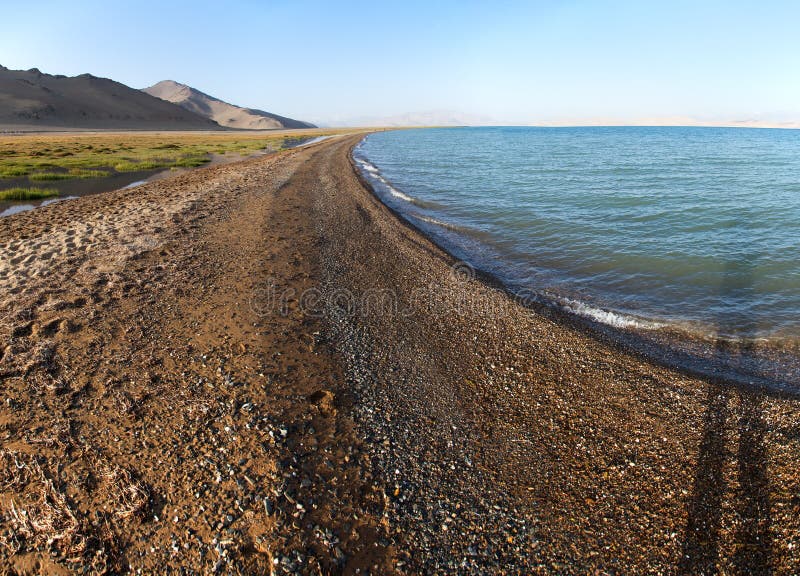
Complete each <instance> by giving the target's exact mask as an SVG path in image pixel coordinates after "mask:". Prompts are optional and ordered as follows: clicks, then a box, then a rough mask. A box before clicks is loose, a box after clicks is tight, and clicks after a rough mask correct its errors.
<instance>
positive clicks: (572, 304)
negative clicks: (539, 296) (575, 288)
mask: <svg viewBox="0 0 800 576" xmlns="http://www.w3.org/2000/svg"><path fill="white" fill-rule="evenodd" d="M556 302H557V303H558V304H559V305H560V306H561V307H562V308H564V309H565V310H566V311H568V312H571V313H573V314H577V315H578V316H583V317H584V318H589V319H590V320H594V321H596V322H600V323H601V324H607V325H609V326H612V327H614V328H622V329H625V328H635V329H638V330H658V329H660V328H664V327H666V326H667V324H664V323H661V322H655V321H653V320H644V319H643V318H636V317H634V316H629V315H627V314H622V313H620V312H611V311H610V310H603V309H602V308H597V307H595V306H590V305H589V304H586V303H585V302H581V301H579V300H571V299H569V298H563V297H560V298H556Z"/></svg>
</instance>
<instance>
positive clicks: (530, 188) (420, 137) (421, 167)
mask: <svg viewBox="0 0 800 576" xmlns="http://www.w3.org/2000/svg"><path fill="white" fill-rule="evenodd" d="M354 156H355V158H356V161H357V164H358V165H359V167H360V169H361V171H362V173H363V174H364V176H365V177H366V178H367V179H368V180H369V181H370V182H371V183H372V184H373V187H374V188H375V189H376V192H378V194H379V195H380V196H381V198H382V199H383V200H384V201H385V202H386V203H387V204H389V205H390V206H391V207H392V208H394V209H396V210H397V211H399V212H400V213H401V214H402V215H403V216H404V217H405V218H407V219H408V220H409V221H410V222H412V223H414V224H415V225H417V226H419V227H420V228H422V229H424V230H425V231H426V232H428V233H429V234H431V235H432V236H433V237H434V239H435V240H437V241H438V242H439V243H441V244H442V245H443V246H444V247H445V248H447V249H448V250H449V251H451V252H452V253H454V254H455V255H456V256H457V257H459V258H462V259H464V260H466V261H468V262H470V263H471V264H473V265H475V266H476V267H478V268H480V269H483V270H485V271H487V272H490V273H492V274H494V275H495V276H496V277H498V278H499V279H500V280H501V281H503V282H504V283H505V284H506V285H507V286H509V287H510V288H511V289H513V290H531V291H533V292H535V293H536V294H537V295H539V296H541V297H542V298H543V299H545V300H548V301H550V302H552V303H554V304H555V305H558V306H560V307H562V308H564V309H566V310H568V311H570V312H573V313H575V314H578V315H580V316H583V317H586V318H589V319H592V320H593V321H595V322H600V323H603V324H605V325H608V326H611V327H615V328H618V329H622V330H629V329H630V330H638V331H640V332H647V331H657V330H663V329H668V330H679V331H683V332H685V333H686V334H688V335H692V336H696V337H699V338H706V339H715V340H716V341H723V340H724V341H726V342H738V343H746V345H748V346H749V345H750V344H751V343H753V344H756V345H759V346H762V345H768V346H774V347H776V348H775V349H791V348H794V347H796V346H797V342H798V340H800V131H794V130H759V129H737V128H672V127H670V128H639V127H612V128H597V127H592V128H529V127H518V128H516V127H515V128H507V127H502V128H443V129H421V130H399V131H389V132H380V133H375V134H371V135H369V136H368V137H367V138H366V139H365V140H364V141H363V142H362V143H361V144H360V145H359V146H358V147H357V148H356V150H355V152H354ZM783 361H785V359H784V360H783ZM762 362H765V361H764V360H762ZM766 362H769V361H766ZM773 368H774V369H775V370H777V371H778V376H779V377H780V373H779V372H780V370H784V369H785V367H780V368H775V367H774V366H773ZM786 370H791V368H786Z"/></svg>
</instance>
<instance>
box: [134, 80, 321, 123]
mask: <svg viewBox="0 0 800 576" xmlns="http://www.w3.org/2000/svg"><path fill="white" fill-rule="evenodd" d="M143 91H144V92H147V93H148V94H150V95H151V96H156V97H157V98H162V99H163V100H166V101H168V102H172V103H174V104H177V105H178V106H181V107H183V108H185V109H186V110H189V111H191V112H194V113H195V114H199V115H200V116H205V117H206V118H210V119H211V120H214V121H215V122H217V123H218V124H219V125H220V126H225V127H228V128H238V129H240V130H268V129H273V128H316V126H314V125H313V124H310V123H308V122H302V121H300V120H294V119H292V118H286V117H284V116H278V115H277V114H272V113H270V112H264V111H263V110H253V109H251V108H242V107H241V106H234V105H233V104H228V103H227V102H223V101H222V100H220V99H218V98H214V97H213V96H209V95H208V94H204V93H203V92H200V91H199V90H196V89H194V88H192V87H191V86H187V85H185V84H179V83H178V82H174V81H172V80H162V81H161V82H159V83H158V84H155V85H154V86H150V87H149V88H144V89H143Z"/></svg>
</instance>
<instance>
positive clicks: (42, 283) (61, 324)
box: [0, 136, 800, 574]
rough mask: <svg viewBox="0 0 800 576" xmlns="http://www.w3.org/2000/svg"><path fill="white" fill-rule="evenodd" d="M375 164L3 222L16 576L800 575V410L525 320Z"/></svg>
mask: <svg viewBox="0 0 800 576" xmlns="http://www.w3.org/2000/svg"><path fill="white" fill-rule="evenodd" d="M357 140H358V136H350V137H342V138H338V139H331V140H328V141H325V142H321V143H319V144H316V145H313V146H310V147H308V148H305V149H298V150H291V151H288V152H284V153H280V154H277V155H271V156H265V157H262V158H257V159H252V160H248V161H245V162H241V163H234V164H228V165H223V166H215V167H210V168H206V169H200V170H197V171H193V172H191V173H188V174H182V175H179V176H176V177H174V178H169V179H166V180H162V181H158V182H153V183H151V184H148V185H145V186H142V187H140V188H136V189H134V190H129V191H119V192H112V193H108V194H102V195H97V196H87V197H84V198H81V199H79V200H74V201H70V202H65V203H62V204H55V205H52V206H49V207H46V208H42V209H37V210H35V211H33V212H29V213H24V214H19V215H15V216H12V217H8V218H4V219H0V342H2V343H3V345H2V347H0V354H1V356H0V382H1V383H2V388H3V396H2V398H0V399H1V400H2V404H0V439H1V441H2V445H1V446H0V459H2V460H3V467H2V469H1V470H0V514H2V521H1V522H0V556H2V562H3V566H4V569H5V571H6V572H8V573H17V574H23V573H37V572H45V573H58V572H59V571H61V572H63V573H70V571H71V570H85V571H88V572H95V573H102V572H103V571H107V572H112V573H120V572H121V573H127V572H133V573H137V572H141V573H153V572H158V573H170V572H175V573H214V572H216V573H231V574H236V573H242V574H251V573H269V572H270V571H272V572H274V573H276V574H281V573H302V574H320V573H322V574H327V573H347V574H353V573H376V574H382V573H406V574H417V573H487V574H494V573H510V574H523V573H536V572H542V573H576V574H577V573H587V572H595V571H596V572H600V573H634V572H635V573H687V574H695V573H765V574H766V573H773V572H774V573H782V574H792V573H798V572H800V553H798V549H799V548H798V547H800V474H798V460H800V410H799V409H798V402H797V400H796V399H793V398H789V397H780V396H777V395H774V394H769V393H767V392H747V391H742V390H737V389H734V388H730V387H727V386H725V385H723V384H719V383H713V382H705V381H701V380H697V379H693V378H690V377H687V376H685V375H681V374H679V373H677V372H674V371H671V370H668V369H665V368H660V367H657V366H653V365H651V364H649V363H647V362H645V361H643V360H641V359H639V358H637V357H636V356H634V355H632V354H629V353H627V352H625V351H624V350H620V349H617V348H615V347H614V346H612V345H609V344H607V343H603V342H601V341H599V340H597V339H595V338H592V337H590V336H588V335H586V334H584V333H583V332H582V331H581V330H579V329H577V328H575V327H573V326H571V325H570V323H569V322H568V321H565V320H564V319H559V318H550V317H548V316H547V314H545V313H544V311H537V310H534V309H530V308H526V307H523V306H520V305H518V304H517V303H515V302H514V301H512V300H511V299H510V298H509V297H508V296H507V295H506V294H505V293H503V292H502V291H501V290H498V289H496V288H494V287H492V286H490V285H489V284H486V283H484V282H482V281H480V280H479V279H476V278H474V276H473V274H472V271H471V270H470V269H469V268H468V267H466V266H463V265H460V264H459V263H456V262H453V261H452V259H451V258H450V257H448V256H447V255H446V254H444V253H442V252H441V251H440V250H439V249H438V248H436V247H435V246H434V245H432V244H431V243H430V242H429V241H427V240H426V239H425V238H423V237H421V236H420V235H419V234H417V233H416V232H415V231H414V230H412V229H410V228H408V227H406V226H404V225H402V224H400V223H399V222H398V221H397V219H396V218H395V217H394V216H393V215H392V214H390V213H389V212H388V210H386V208H385V207H383V206H382V205H381V204H380V203H379V202H378V201H377V200H376V199H375V198H374V197H373V196H372V195H371V194H370V192H368V191H367V190H366V189H364V187H363V186H362V184H361V182H360V181H359V180H358V178H357V176H356V175H355V172H354V171H353V169H352V166H351V163H350V158H349V151H350V148H351V147H352V146H353V145H354V144H355V143H356V142H357ZM181 570H182V572H181Z"/></svg>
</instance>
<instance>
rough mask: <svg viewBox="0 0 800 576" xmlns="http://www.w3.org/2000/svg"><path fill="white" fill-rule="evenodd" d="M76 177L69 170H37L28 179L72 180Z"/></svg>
mask: <svg viewBox="0 0 800 576" xmlns="http://www.w3.org/2000/svg"><path fill="white" fill-rule="evenodd" d="M71 178H75V176H71V175H70V174H69V173H67V172H35V173H33V174H31V175H30V176H28V180H33V181H34V182H54V181H56V180H70V179H71Z"/></svg>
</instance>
